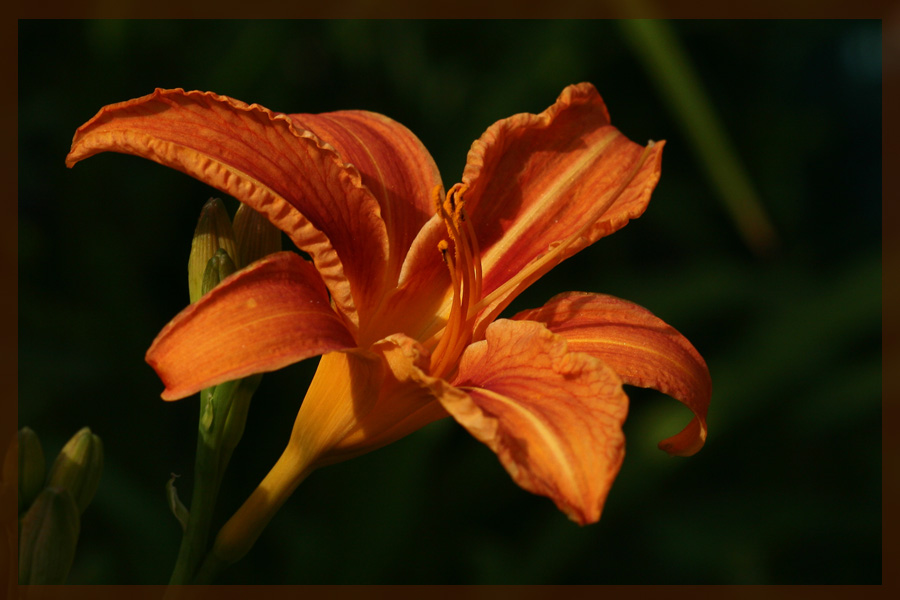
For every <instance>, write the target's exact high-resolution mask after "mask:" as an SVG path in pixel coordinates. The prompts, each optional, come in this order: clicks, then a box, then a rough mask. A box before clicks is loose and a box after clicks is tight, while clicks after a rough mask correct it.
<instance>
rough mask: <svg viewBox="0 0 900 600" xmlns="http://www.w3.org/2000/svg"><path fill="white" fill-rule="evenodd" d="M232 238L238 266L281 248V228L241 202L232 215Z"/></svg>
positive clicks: (243, 265)
mask: <svg viewBox="0 0 900 600" xmlns="http://www.w3.org/2000/svg"><path fill="white" fill-rule="evenodd" d="M234 239H235V241H236V243H237V247H238V252H239V253H240V263H241V264H240V265H239V266H240V267H246V266H247V265H249V264H250V263H252V262H253V261H256V260H259V259H260V258H262V257H264V256H268V255H269V254H274V253H275V252H278V251H280V250H281V230H280V229H278V228H277V227H275V226H274V225H272V223H270V222H269V220H268V219H266V218H265V217H264V216H262V215H261V214H260V213H258V212H256V211H255V210H253V209H252V208H250V207H249V206H247V205H246V204H243V203H242V204H241V205H240V206H239V207H238V209H237V212H236V213H235V215H234Z"/></svg>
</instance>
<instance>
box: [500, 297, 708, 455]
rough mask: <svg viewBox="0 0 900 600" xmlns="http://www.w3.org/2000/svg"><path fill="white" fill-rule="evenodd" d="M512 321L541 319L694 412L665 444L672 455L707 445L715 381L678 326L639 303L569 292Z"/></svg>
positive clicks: (572, 345)
mask: <svg viewBox="0 0 900 600" xmlns="http://www.w3.org/2000/svg"><path fill="white" fill-rule="evenodd" d="M513 319H516V320H528V321H538V322H540V323H543V324H545V325H546V326H547V327H548V328H549V329H550V330H551V331H552V332H554V333H556V334H558V335H560V336H562V337H564V338H565V339H566V340H567V341H568V342H569V349H570V350H575V351H579V352H586V353H588V354H590V355H592V356H596V357H597V358H599V359H601V360H602V361H603V362H605V363H606V364H608V365H610V366H611V367H612V368H613V369H614V370H615V371H616V373H618V374H619V376H620V377H621V378H622V381H623V382H625V383H627V384H629V385H635V386H639V387H646V388H653V389H655V390H658V391H660V392H662V393H664V394H667V395H669V396H672V397H673V398H675V399H676V400H679V401H680V402H682V403H683V404H685V406H687V407H688V408H690V409H691V411H693V413H694V415H695V416H694V418H693V419H692V420H691V422H690V424H688V426H687V427H685V429H684V430H682V431H681V432H680V433H678V434H676V435H674V436H672V437H670V438H668V439H666V440H663V441H662V442H660V444H659V447H660V449H662V450H665V451H666V452H668V453H669V454H672V455H678V456H690V455H691V454H694V453H695V452H697V451H698V450H700V448H701V447H702V446H703V443H704V442H705V441H706V411H707V409H708V408H709V401H710V397H711V396H712V380H711V379H710V376H709V370H708V369H707V367H706V362H705V361H704V360H703V357H702V356H700V353H699V352H697V350H696V349H695V348H694V347H693V346H692V345H691V343H690V342H689V341H688V340H687V339H686V338H685V337H684V336H683V335H681V334H680V333H678V332H677V331H676V330H675V329H674V328H672V327H671V326H669V325H667V324H666V323H665V322H663V321H662V320H661V319H659V318H658V317H656V316H654V315H653V314H652V313H651V312H650V311H648V310H647V309H645V308H642V307H640V306H638V305H636V304H633V303H631V302H628V301H626V300H621V299H619V298H614V297H612V296H605V295H601V294H588V293H579V292H570V293H565V294H560V295H558V296H556V297H554V298H553V299H551V300H550V301H549V302H548V303H547V304H545V305H544V306H543V307H541V308H537V309H532V310H526V311H523V312H520V313H519V314H517V315H516V316H515V317H513Z"/></svg>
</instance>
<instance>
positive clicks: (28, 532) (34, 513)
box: [19, 487, 81, 585]
mask: <svg viewBox="0 0 900 600" xmlns="http://www.w3.org/2000/svg"><path fill="white" fill-rule="evenodd" d="M21 527H22V528H21V531H20V533H19V584H20V585H33V584H39V585H43V584H59V583H65V582H66V577H67V576H68V575H69V569H71V568H72V561H74V560H75V547H76V546H77V545H78V534H79V531H80V529H81V522H80V517H79V516H78V505H77V504H76V503H75V499H74V498H73V497H72V493H71V492H69V490H65V489H61V488H56V487H48V488H45V489H44V491H42V492H41V493H40V494H38V497H37V498H36V499H35V501H34V503H33V504H32V505H31V508H29V509H28V512H26V513H25V516H24V517H22V525H21Z"/></svg>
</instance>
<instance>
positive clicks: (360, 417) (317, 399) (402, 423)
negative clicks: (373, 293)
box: [291, 335, 448, 467]
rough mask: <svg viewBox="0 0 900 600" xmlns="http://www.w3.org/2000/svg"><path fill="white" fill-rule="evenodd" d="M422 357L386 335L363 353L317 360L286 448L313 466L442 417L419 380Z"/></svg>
mask: <svg viewBox="0 0 900 600" xmlns="http://www.w3.org/2000/svg"><path fill="white" fill-rule="evenodd" d="M428 359H429V357H428V352H427V351H426V350H425V349H424V348H423V347H422V346H421V344H419V343H418V342H417V341H415V340H414V339H412V338H410V337H407V336H405V335H392V336H390V337H388V338H386V339H383V340H379V341H378V342H376V343H375V344H374V345H373V346H372V347H371V348H370V349H369V350H362V349H353V350H347V351H344V352H332V353H329V354H326V355H325V356H323V357H322V360H321V361H320V362H319V368H318V369H317V370H316V375H315V377H314V378H313V381H312V383H311V384H310V387H309V391H308V392H307V394H306V397H305V398H304V399H303V404H301V406H300V412H299V413H298V414H297V420H296V423H295V425H294V432H293V434H292V436H291V444H294V445H296V446H297V447H298V448H300V450H299V451H298V454H299V455H302V456H306V457H308V459H309V460H312V461H314V465H315V466H316V467H319V466H323V465H328V464H332V463H336V462H340V461H344V460H347V459H349V458H353V457H354V456H359V455H360V454H364V453H366V452H370V451H372V450H375V449H377V448H380V447H382V446H386V445H387V444H390V443H391V442H394V441H396V440H399V439H400V438H402V437H405V436H406V435H408V434H410V433H412V432H414V431H417V430H419V429H421V428H422V427H424V426H425V425H427V424H429V423H431V422H433V421H436V420H438V419H441V418H444V417H447V416H448V415H447V411H445V410H444V409H443V407H442V406H441V404H440V403H439V402H438V401H437V399H436V398H435V396H434V395H433V394H432V393H431V390H430V387H429V386H428V384H427V383H425V382H424V381H423V370H424V369H426V368H427V367H428Z"/></svg>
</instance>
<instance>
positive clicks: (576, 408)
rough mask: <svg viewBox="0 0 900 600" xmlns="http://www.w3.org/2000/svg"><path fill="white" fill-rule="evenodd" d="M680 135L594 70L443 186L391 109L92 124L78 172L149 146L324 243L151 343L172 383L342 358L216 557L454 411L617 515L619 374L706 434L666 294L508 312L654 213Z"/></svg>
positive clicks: (222, 107)
mask: <svg viewBox="0 0 900 600" xmlns="http://www.w3.org/2000/svg"><path fill="white" fill-rule="evenodd" d="M663 144H664V143H663V142H657V143H653V142H650V143H649V144H648V145H647V146H646V147H643V146H640V145H638V144H635V143H633V142H631V141H629V140H628V139H627V138H626V137H625V136H623V135H622V134H621V133H620V132H619V131H618V130H617V129H615V128H614V127H613V126H612V125H610V121H609V114H608V112H607V109H606V106H605V105H604V103H603V100H602V99H601V98H600V96H599V94H598V93H597V92H596V90H595V89H594V87H593V86H592V85H590V84H587V83H582V84H579V85H573V86H569V87H567V88H566V89H565V90H563V92H562V94H561V95H560V96H559V98H558V99H557V101H556V102H555V103H554V104H553V105H552V106H550V107H549V108H548V109H547V110H545V111H544V112H542V113H540V114H518V115H514V116H512V117H510V118H507V119H503V120H501V121H498V122H497V123H495V124H494V125H492V126H491V127H490V128H488V129H487V131H486V132H485V133H484V134H483V135H482V136H481V138H480V139H478V140H476V141H475V142H474V143H473V145H472V147H471V150H470V151H469V154H468V160H467V164H466V168H465V171H464V173H463V177H462V183H459V184H456V185H454V186H453V187H451V188H450V190H449V192H447V193H446V194H445V193H444V191H443V189H444V188H443V186H442V183H441V179H440V175H439V173H438V170H437V167H436V166H435V164H434V161H433V159H432V158H431V156H430V154H429V153H428V151H427V150H426V149H425V148H424V146H423V145H422V144H421V142H420V141H419V140H418V139H417V138H416V137H415V136H414V135H413V134H412V133H411V132H410V131H409V130H407V129H406V128H405V127H403V126H402V125H400V124H399V123H397V122H395V121H393V120H391V119H389V118H387V117H385V116H383V115H380V114H375V113H371V112H365V111H340V112H333V113H325V114H319V115H311V114H282V113H275V112H272V111H270V110H268V109H266V108H263V107H261V106H259V105H256V104H253V105H247V104H245V103H243V102H239V101H237V100H234V99H232V98H228V97H225V96H220V95H216V94H213V93H208V92H207V93H201V92H196V91H194V92H185V91H183V90H181V89H176V90H162V89H157V90H156V91H155V92H154V93H153V94H150V95H148V96H145V97H143V98H138V99H135V100H131V101H128V102H123V103H119V104H114V105H110V106H107V107H105V108H103V109H102V110H101V111H100V112H99V113H98V114H97V115H96V116H95V117H94V118H93V119H91V120H90V121H88V122H87V123H85V124H84V125H83V126H81V127H80V128H79V129H78V130H77V132H76V134H75V138H74V140H73V143H72V149H71V152H70V154H69V155H68V157H67V164H68V165H69V166H72V165H74V164H75V163H76V162H78V161H80V160H82V159H84V158H87V157H89V156H92V155H94V154H97V153H99V152H103V151H115V152H124V153H128V154H135V155H138V156H142V157H145V158H149V159H151V160H154V161H156V162H159V163H161V164H163V165H166V166H169V167H172V168H175V169H178V170H180V171H183V172H184V173H187V174H189V175H191V176H193V177H195V178H197V179H199V180H201V181H203V182H205V183H207V184H209V185H211V186H213V187H215V188H218V189H219V190H221V191H223V192H225V193H227V194H230V195H232V196H233V197H235V198H237V199H238V200H240V201H241V202H244V203H246V204H248V205H250V206H251V207H252V208H254V209H255V210H257V211H259V212H260V213H262V214H264V215H265V216H266V217H267V218H268V219H269V220H270V221H271V222H272V223H273V224H274V225H276V226H277V227H279V228H280V229H281V230H282V231H284V232H285V233H286V234H287V235H288V236H289V237H290V238H291V240H293V242H294V243H295V244H296V245H297V247H298V248H299V249H300V250H302V251H303V252H305V253H307V254H308V255H309V256H310V257H311V262H310V261H307V260H304V259H303V258H301V257H300V256H299V255H298V254H296V253H291V252H281V253H278V254H274V255H271V256H269V257H267V258H264V259H262V260H260V261H257V262H256V263H254V264H252V265H250V266H248V267H246V268H244V269H243V270H241V271H238V272H237V273H235V274H234V275H232V276H231V277H229V278H228V279H226V280H224V281H223V282H222V283H221V284H220V285H219V286H218V287H217V288H215V289H214V290H213V291H212V292H210V293H209V294H207V295H206V296H204V297H203V298H202V299H201V300H200V301H198V302H196V303H194V304H192V305H191V306H189V307H188V308H186V309H185V310H184V311H183V312H182V313H181V314H179V315H178V316H177V317H175V319H174V320H172V322H171V323H169V324H168V325H167V326H166V327H165V328H164V329H163V330H162V332H161V333H160V334H159V336H158V337H157V338H156V340H155V341H154V342H153V345H152V346H151V347H150V349H149V351H148V352H147V361H148V362H149V363H150V364H151V365H152V366H153V368H154V369H156V371H157V373H158V374H159V376H160V378H161V379H162V381H163V382H164V384H165V391H164V392H163V394H162V396H163V398H165V399H167V400H175V399H178V398H184V397H186V396H189V395H191V394H194V393H196V392H198V391H199V390H201V389H203V388H206V387H209V386H212V385H215V384H218V383H221V382H224V381H228V380H233V379H237V378H240V377H244V376H247V375H250V374H252V373H259V372H264V371H272V370H276V369H279V368H281V367H284V366H285V365H288V364H291V363H294V362H297V361H300V360H303V359H305V358H309V357H312V356H316V355H320V354H321V355H323V356H322V358H321V361H320V363H319V367H318V370H317V372H316V375H315V377H314V379H313V381H312V383H311V385H310V387H309V390H308V392H307V394H306V397H305V398H304V400H303V403H302V404H301V406H300V410H299V412H298V414H297V419H296V423H295V426H294V430H293V433H292V435H291V439H290V442H289V444H288V446H287V449H286V450H285V452H284V454H283V456H282V457H281V458H280V459H279V461H278V462H277V463H276V465H275V466H274V467H273V469H272V470H271V472H270V473H269V474H268V475H267V476H266V478H265V479H264V480H263V482H262V483H261V484H260V486H259V488H258V489H257V490H256V492H254V494H253V495H252V496H251V498H250V499H249V500H248V501H247V502H246V503H245V505H244V506H243V507H242V508H241V509H240V510H239V511H238V513H237V514H236V515H235V517H233V518H232V520H231V521H230V522H229V523H228V524H226V526H225V528H223V530H222V532H221V533H220V535H219V539H218V540H217V542H216V548H217V549H218V551H219V552H220V554H221V555H222V556H225V557H226V558H228V559H236V558H237V557H238V556H239V555H240V554H242V553H243V552H244V551H246V549H248V548H249V544H252V542H253V541H254V540H255V538H256V536H257V535H258V534H259V531H260V530H261V529H262V527H263V526H264V525H265V524H266V522H268V519H269V518H270V517H271V516H272V514H274V512H275V511H276V510H277V509H278V508H279V507H280V506H281V504H282V503H283V502H284V500H285V499H286V498H287V497H288V496H289V495H290V494H291V493H292V491H293V490H294V489H295V488H296V486H297V485H298V484H299V483H300V481H301V480H302V479H303V478H304V477H305V476H306V475H307V474H308V473H309V472H311V471H312V470H313V469H315V468H317V467H319V466H322V465H326V464H330V463H334V462H337V461H340V460H344V459H347V458H350V457H352V456H357V455H359V454H362V453H365V452H368V451H370V450H373V449H375V448H378V447H380V446H383V445H385V444H388V443H391V442H393V441H395V440H397V439H399V438H401V437H403V436H405V435H407V434H409V433H411V432H413V431H415V430H417V429H419V428H421V427H423V426H424V425H426V424H428V423H430V422H432V421H434V420H436V419H440V418H442V417H445V416H447V415H450V416H452V417H453V418H454V419H455V420H456V421H458V422H459V423H460V424H461V425H462V426H463V427H465V428H466V429H467V430H468V431H469V432H471V433H472V435H474V436H475V437H476V438H477V439H479V440H480V441H482V442H483V443H485V444H486V445H487V446H489V447H490V448H491V450H493V451H494V452H495V453H496V454H497V456H498V457H499V459H500V461H501V462H502V464H503V465H504V467H505V468H506V470H507V471H508V472H509V473H510V475H511V476H512V478H513V479H514V480H515V481H516V483H518V484H519V485H520V486H521V487H523V488H525V489H526V490H529V491H531V492H534V493H536V494H541V495H544V496H548V497H549V498H551V499H552V500H553V501H554V502H555V503H556V505H557V506H558V507H559V508H560V509H561V510H562V511H563V512H565V514H566V515H568V516H569V517H570V518H571V519H572V520H574V521H576V522H578V523H580V524H585V523H592V522H595V521H597V520H598V519H599V517H600V512H601V509H602V507H603V504H604V501H605V498H606V496H607V493H608V491H609V488H610V486H611V484H612V482H613V480H614V478H615V476H616V474H617V472H618V470H619V467H620V465H621V463H622V459H623V455H624V436H623V433H622V429H621V426H622V423H623V421H624V419H625V416H626V413H627V409H628V399H627V397H626V395H625V393H624V391H623V389H622V385H623V384H629V385H637V386H643V387H650V388H655V389H658V390H660V391H662V392H664V393H666V394H668V395H670V396H672V397H674V398H676V399H677V400H679V401H681V402H682V403H684V404H685V405H686V406H687V407H688V408H690V409H691V411H693V413H694V417H693V420H692V421H691V422H690V423H689V424H688V426H687V427H686V428H685V429H684V430H683V431H682V432H680V433H678V434H677V435H674V436H673V437H671V438H669V439H668V440H665V441H663V442H661V444H660V447H661V448H662V449H664V450H666V451H667V452H669V453H670V454H675V455H690V454H693V453H694V452H696V451H697V450H699V448H700V447H701V446H702V445H703V442H704V440H705V438H706V422H705V417H706V410H707V405H708V403H709V399H710V394H711V384H710V379H709V373H708V371H707V367H706V364H705V363H704V361H703V358H702V357H701V356H700V354H699V353H698V352H697V351H696V350H695V349H694V347H693V346H692V345H691V344H690V343H689V342H688V341H687V340H686V339H685V338H684V337H683V336H681V335H680V334H679V333H678V332H677V331H675V330H674V329H673V328H672V327H670V326H668V325H666V324H665V323H663V322H662V321H661V320H660V319H658V318H656V317H655V316H653V315H652V314H651V313H650V312H649V311H647V310H646V309H643V308H641V307H639V306H637V305H635V304H632V303H630V302H627V301H625V300H620V299H617V298H613V297H610V296H604V295H598V294H587V293H567V294H562V295H559V296H556V297H555V298H553V299H551V300H550V301H549V302H548V303H547V304H546V305H544V306H543V307H542V308H538V309H535V310H529V311H525V312H522V313H519V314H517V315H516V316H514V317H513V318H512V319H498V316H499V314H500V313H501V311H502V310H503V309H504V308H505V307H507V306H508V305H509V303H510V302H511V301H512V300H513V299H514V298H515V297H516V296H517V295H518V294H519V293H520V292H521V291H522V290H524V289H525V288H526V287H527V286H529V285H530V284H532V283H533V282H534V281H536V280H537V279H538V278H540V277H541V276H542V275H544V274H545V273H547V272H548V271H549V270H550V269H551V268H553V267H554V266H555V265H557V264H559V263H560V262H561V261H562V260H564V259H566V258H568V257H570V256H572V255H573V254H575V253H576V252H578V251H579V250H581V249H583V248H585V247H586V246H588V245H590V244H592V243H594V242H595V241H597V240H598V239H600V238H601V237H604V236H606V235H609V234H610V233H612V232H614V231H616V230H618V229H620V228H621V227H623V226H625V224H626V223H627V222H628V221H629V220H630V219H633V218H636V217H639V216H640V215H641V214H642V213H643V212H644V210H645V208H646V206H647V203H648V202H649V199H650V194H651V192H652V190H653V188H654V187H655V186H656V183H657V181H658V180H659V176H660V162H661V156H662V149H663ZM223 540H224V541H223ZM228 540H231V541H232V546H231V547H230V550H228V549H226V546H228V544H227V543H226V542H227V541H228ZM239 546H240V548H238V547H239Z"/></svg>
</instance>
